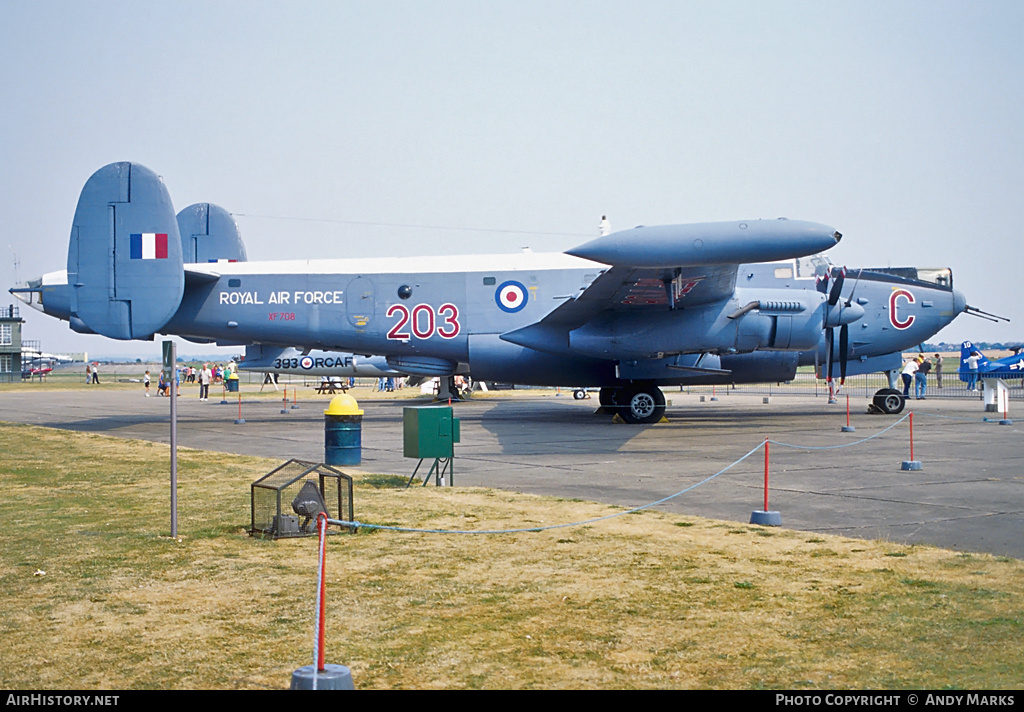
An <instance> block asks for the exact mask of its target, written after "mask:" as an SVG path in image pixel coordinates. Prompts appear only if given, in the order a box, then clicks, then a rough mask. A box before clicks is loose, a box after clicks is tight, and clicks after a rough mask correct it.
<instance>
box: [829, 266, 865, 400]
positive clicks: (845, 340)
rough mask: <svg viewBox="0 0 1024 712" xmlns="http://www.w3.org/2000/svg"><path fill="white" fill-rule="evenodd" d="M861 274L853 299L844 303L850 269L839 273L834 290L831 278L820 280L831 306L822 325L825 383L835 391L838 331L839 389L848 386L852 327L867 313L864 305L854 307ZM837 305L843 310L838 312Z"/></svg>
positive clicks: (847, 299)
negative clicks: (833, 379)
mask: <svg viewBox="0 0 1024 712" xmlns="http://www.w3.org/2000/svg"><path fill="white" fill-rule="evenodd" d="M860 275H861V272H860V271H858V272H857V279H856V280H855V281H854V283H853V289H851V290H850V294H849V296H848V297H847V298H846V299H845V300H843V299H842V292H843V285H844V284H845V283H846V268H845V267H843V268H842V269H841V270H839V273H838V274H837V275H836V277H835V279H834V280H832V287H831V289H830V288H829V286H828V282H829V275H827V274H826V275H825V276H824V278H823V279H819V281H818V284H817V287H818V291H819V292H822V293H825V292H826V291H827V292H828V299H827V303H826V305H825V307H824V310H825V316H824V319H823V323H822V328H824V329H825V330H826V331H825V348H826V352H827V353H826V355H825V380H826V381H828V383H829V389H830V390H831V384H832V378H833V375H832V374H833V370H834V369H833V364H834V363H835V360H836V349H835V340H836V339H835V330H836V327H839V354H838V358H839V385H840V387H842V386H843V385H844V384H845V383H846V366H847V363H848V362H849V359H850V323H851V322H854V321H856V320H857V319H860V318H861V317H862V316H863V315H864V309H863V307H861V306H860V305H854V303H853V295H854V292H856V291H857V284H858V283H859V282H860ZM836 305H838V306H839V308H838V309H835V307H836Z"/></svg>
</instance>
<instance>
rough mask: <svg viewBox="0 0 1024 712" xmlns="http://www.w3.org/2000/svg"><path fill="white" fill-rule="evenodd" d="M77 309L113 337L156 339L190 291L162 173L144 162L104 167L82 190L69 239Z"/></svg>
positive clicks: (81, 317)
mask: <svg viewBox="0 0 1024 712" xmlns="http://www.w3.org/2000/svg"><path fill="white" fill-rule="evenodd" d="M67 271H68V284H69V285H70V286H71V315H72V317H75V318H77V319H79V320H81V322H82V323H83V324H84V325H85V326H87V327H88V328H89V329H91V330H92V331H93V332H95V333H97V334H101V335H103V336H108V337H110V338H112V339H149V338H151V337H152V336H153V334H154V333H156V332H157V331H158V330H159V329H160V328H161V327H163V326H164V324H166V323H167V322H168V320H170V318H171V317H172V316H174V313H175V312H176V311H177V310H178V306H179V305H180V304H181V298H182V295H183V294H184V292H185V273H184V270H183V264H182V255H181V239H180V237H179V233H178V223H177V221H176V219H175V216H174V207H173V205H172V204H171V197H170V195H169V194H168V192H167V188H166V186H164V183H163V181H162V180H161V179H160V177H159V176H158V175H157V174H156V173H154V172H153V171H151V170H150V169H148V168H146V167H145V166H142V165H139V164H138V163H129V162H120V163H111V164H110V165H107V166H104V167H103V168H100V169H99V170H98V171H96V172H95V173H93V174H92V176H90V178H89V180H88V181H86V184H85V187H84V188H82V194H81V196H80V197H79V199H78V207H77V209H76V210H75V219H74V222H73V223H72V226H71V240H70V243H69V245H68V266H67Z"/></svg>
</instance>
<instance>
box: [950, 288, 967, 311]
mask: <svg viewBox="0 0 1024 712" xmlns="http://www.w3.org/2000/svg"><path fill="white" fill-rule="evenodd" d="M964 311H967V297H965V296H964V295H963V292H960V291H958V290H956V289H954V290H953V314H959V313H961V312H964Z"/></svg>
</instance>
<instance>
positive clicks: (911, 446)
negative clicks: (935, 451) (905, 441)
mask: <svg viewBox="0 0 1024 712" xmlns="http://www.w3.org/2000/svg"><path fill="white" fill-rule="evenodd" d="M910 461H911V462H913V461H914V411H910Z"/></svg>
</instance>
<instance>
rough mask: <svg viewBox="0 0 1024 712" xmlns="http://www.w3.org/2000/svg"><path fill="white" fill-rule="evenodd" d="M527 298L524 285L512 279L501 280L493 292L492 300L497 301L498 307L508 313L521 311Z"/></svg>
mask: <svg viewBox="0 0 1024 712" xmlns="http://www.w3.org/2000/svg"><path fill="white" fill-rule="evenodd" d="M529 298H530V295H529V294H528V293H527V291H526V287H525V286H523V285H522V284H521V283H519V282H516V281H514V280H509V281H508V282H502V283H501V284H500V285H499V286H498V290H497V291H496V292H495V293H494V301H495V302H497V303H498V307H499V308H500V309H501V310H502V311H505V312H508V313H509V314H515V313H516V312H517V311H522V310H523V308H524V307H525V306H526V302H527V300H528V299H529Z"/></svg>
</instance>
